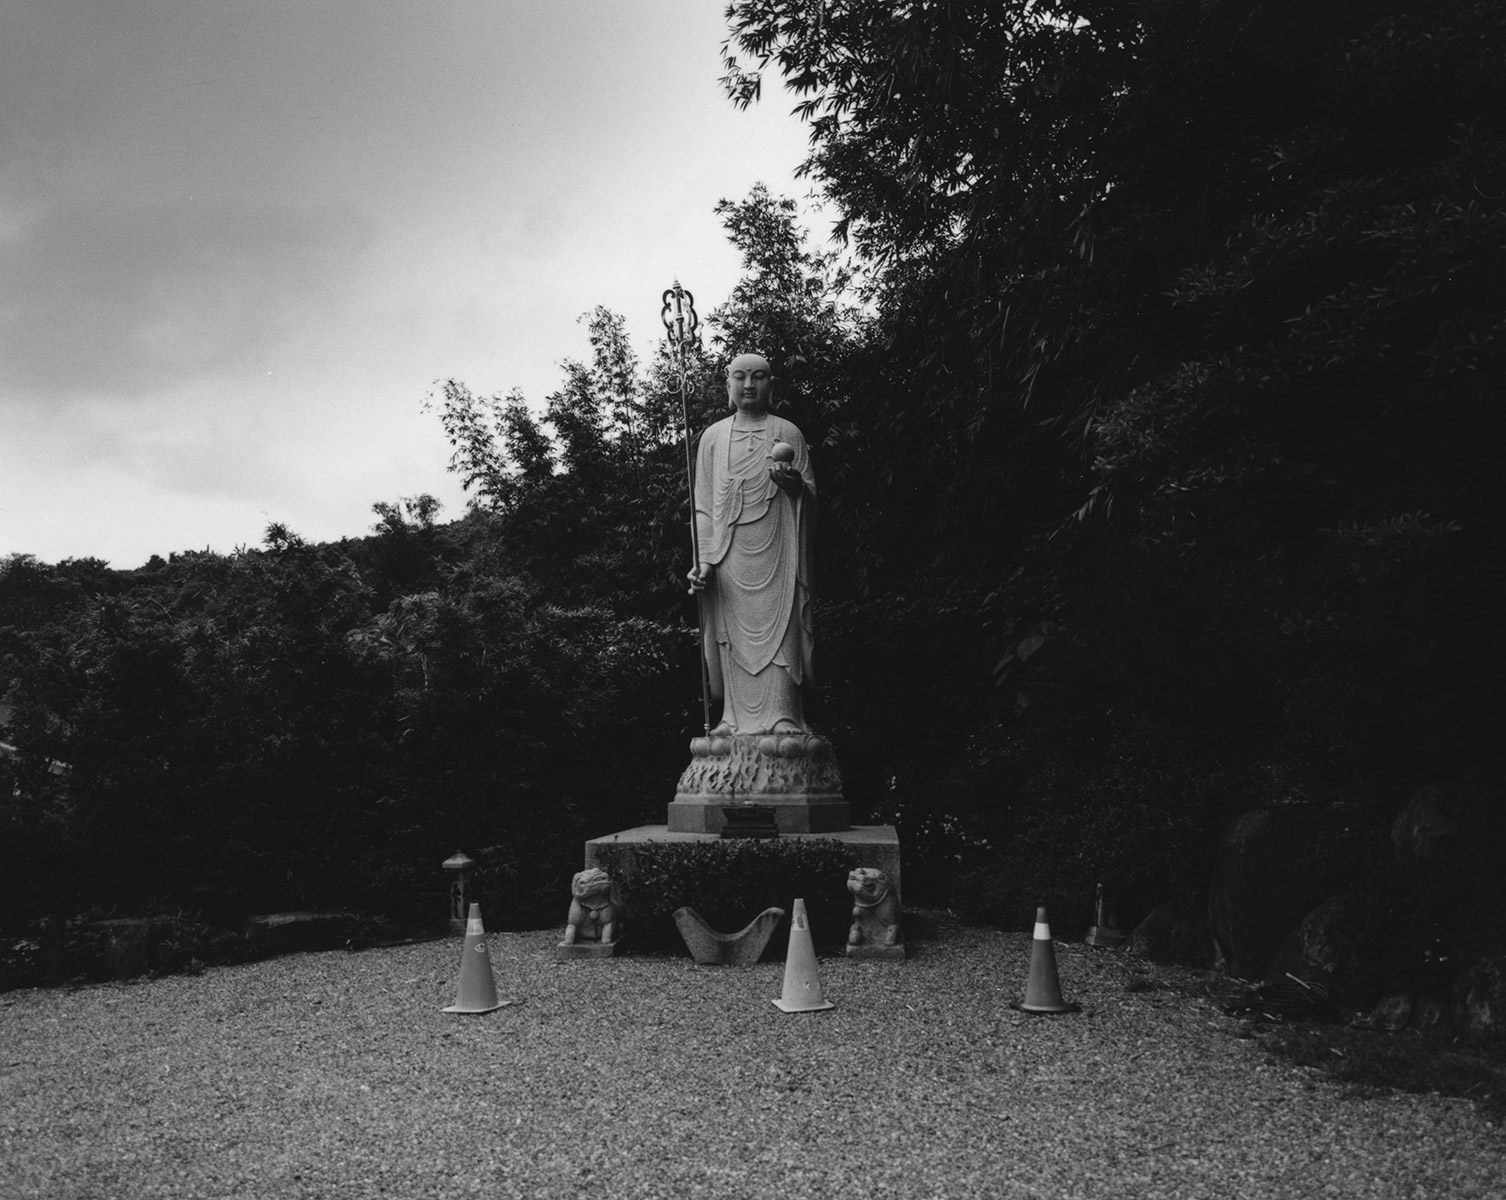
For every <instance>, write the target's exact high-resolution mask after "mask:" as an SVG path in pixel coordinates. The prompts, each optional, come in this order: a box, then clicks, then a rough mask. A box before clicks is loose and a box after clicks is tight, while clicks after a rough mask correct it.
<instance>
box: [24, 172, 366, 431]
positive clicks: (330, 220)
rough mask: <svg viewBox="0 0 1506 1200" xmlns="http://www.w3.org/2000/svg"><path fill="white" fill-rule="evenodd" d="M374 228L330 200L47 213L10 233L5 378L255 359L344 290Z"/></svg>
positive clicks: (79, 376) (118, 385) (95, 387)
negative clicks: (322, 205)
mask: <svg viewBox="0 0 1506 1200" xmlns="http://www.w3.org/2000/svg"><path fill="white" fill-rule="evenodd" d="M369 237H370V232H369V230H368V229H367V228H366V226H365V223H363V222H362V221H360V220H358V219H357V218H356V217H355V215H354V214H353V213H352V212H350V211H340V210H332V209H325V210H318V211H308V210H301V209H294V208H291V207H286V206H283V207H279V206H273V205H263V206H241V205H233V204H232V205H223V204H221V205H207V204H199V203H195V202H193V201H191V200H187V199H183V200H175V201H162V202H157V203H150V204H137V205H132V206H129V207H125V208H89V207H79V206H74V207H68V208H57V209H54V210H52V211H49V212H46V213H44V214H43V215H41V216H39V217H37V218H36V219H34V220H33V221H31V222H30V223H29V224H28V225H27V226H26V227H24V228H23V229H22V230H20V231H19V232H17V233H16V234H15V235H14V236H12V237H11V238H8V239H7V240H5V241H4V242H0V297H4V301H3V305H0V383H3V384H6V385H9V387H10V389H11V390H13V391H15V392H25V393H26V394H28V395H30V396H31V397H32V399H33V401H34V402H43V403H54V404H55V403H57V402H59V401H66V400H68V399H70V398H74V397H77V396H80V395H91V394H93V395H100V394H109V395H112V396H115V397H122V398H128V397H137V396H140V395H142V394H143V393H145V392H147V391H150V390H153V389H157V388H162V387H170V386H173V385H175V384H178V383H180V382H183V381H184V380H187V379H190V378H192V377H194V376H196V375H199V374H201V373H204V372H206V371H210V370H214V369H218V368H222V367H224V366H225V365H227V364H229V363H233V362H238V361H240V362H243V361H246V360H247V359H248V358H249V357H251V356H253V355H255V354H256V353H258V352H264V351H265V350H267V349H268V348H269V347H270V346H271V345H273V344H274V343H275V342H276V341H277V340H278V338H279V337H280V336H281V335H282V334H283V333H284V332H285V331H287V330H288V329H290V328H293V327H296V326H297V325H298V324H299V323H300V322H301V321H304V320H306V319H307V318H308V316H309V315H310V314H311V313H314V312H316V311H317V310H318V309H319V307H320V306H321V304H328V303H330V302H331V301H332V300H335V299H336V298H337V297H339V296H340V295H342V294H343V291H344V288H343V284H344V281H345V279H347V278H348V277H349V275H350V274H351V272H352V271H353V269H354V267H355V264H356V261H357V259H358V257H359V253H360V251H361V249H362V247H363V245H364V244H365V243H366V242H367V240H368V239H369Z"/></svg>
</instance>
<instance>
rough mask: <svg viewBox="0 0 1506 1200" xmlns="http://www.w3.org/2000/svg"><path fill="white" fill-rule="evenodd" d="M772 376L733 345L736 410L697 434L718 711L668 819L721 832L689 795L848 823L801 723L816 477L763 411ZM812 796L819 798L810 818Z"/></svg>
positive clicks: (705, 590)
mask: <svg viewBox="0 0 1506 1200" xmlns="http://www.w3.org/2000/svg"><path fill="white" fill-rule="evenodd" d="M773 388H774V378H773V375H772V373H771V371H770V368H769V363H768V360H767V359H765V358H763V357H762V356H761V355H757V354H740V355H738V356H737V357H736V358H734V359H733V360H732V362H731V364H730V365H729V366H728V368H727V398H728V402H729V404H730V406H731V408H732V410H733V411H732V414H731V415H730V416H728V417H725V418H723V419H722V420H720V421H718V422H716V423H715V424H714V425H712V426H710V427H709V428H707V429H706V430H705V432H704V433H702V435H701V440H700V445H699V447H698V450H697V453H696V459H695V472H696V473H695V487H694V496H695V521H696V535H697V538H698V541H699V551H700V561H699V562H698V563H697V564H696V565H695V566H694V567H693V568H692V569H691V571H690V573H689V575H688V579H689V581H690V586H691V590H692V591H694V592H696V593H698V594H699V595H700V597H701V602H702V618H703V619H702V631H701V634H702V647H701V650H702V654H703V655H704V657H705V667H706V674H707V678H708V681H709V684H710V692H711V695H712V696H713V697H714V698H716V699H717V700H719V701H720V702H721V717H720V720H719V721H718V723H717V724H716V726H715V727H714V728H713V729H711V730H710V732H709V735H708V736H707V737H704V738H697V739H695V740H694V741H693V742H692V743H691V753H692V760H691V765H690V767H689V768H687V770H686V773H685V775H684V776H682V778H681V780H680V787H679V791H678V794H677V796H676V799H675V803H674V804H672V805H671V806H670V828H671V829H675V828H681V829H685V830H688V831H694V832H716V831H717V829H716V828H713V826H717V825H718V822H719V820H720V817H719V812H720V810H719V809H717V810H716V813H715V814H713V815H710V816H703V815H698V816H696V817H694V818H692V817H691V816H689V815H688V814H687V813H686V811H685V807H686V806H687V805H692V804H695V805H698V806H700V807H701V808H706V807H707V806H715V805H720V804H726V803H729V802H743V801H757V802H760V803H777V804H779V805H781V806H783V807H784V808H789V809H790V811H788V812H779V813H778V814H777V817H776V819H777V821H778V823H779V825H780V828H781V830H785V829H786V827H787V826H788V831H790V832H825V831H828V830H832V829H846V828H848V824H847V805H846V802H845V801H843V800H842V798H841V781H840V776H839V775H838V773H837V767H836V761H835V759H834V758H833V757H832V755H831V748H830V746H829V745H828V743H827V742H826V740H825V739H824V738H821V737H819V736H818V735H816V734H813V733H812V732H811V731H810V729H809V728H808V727H807V725H806V720H805V707H804V703H803V693H804V692H805V690H806V689H808V688H809V687H811V686H812V684H813V680H814V675H813V672H812V669H811V651H812V646H813V644H814V639H813V637H812V633H811V578H812V569H811V541H812V536H811V535H812V531H813V528H814V523H815V507H816V477H815V474H814V472H813V471H812V469H811V461H810V453H809V450H808V449H807V447H806V444H805V437H804V435H803V434H802V433H801V432H800V430H799V428H798V427H797V426H796V425H795V424H794V423H793V422H791V421H788V420H786V419H784V418H783V417H780V416H776V415H775V414H774V413H772V412H771V411H770V401H771V399H772V395H773ZM677 805H679V806H680V811H679V813H678V817H677V810H676V806H677ZM791 806H795V807H799V808H801V809H802V814H796V813H795V812H794V810H793V807H791ZM812 807H817V808H821V809H822V810H823V811H822V812H821V813H819V814H817V815H815V816H814V817H812V815H811V813H810V812H809V810H810V809H811V808H812ZM707 811H708V812H709V811H710V810H709V809H707ZM677 820H678V825H677ZM812 820H814V821H815V825H816V826H817V827H812V826H811V821H812Z"/></svg>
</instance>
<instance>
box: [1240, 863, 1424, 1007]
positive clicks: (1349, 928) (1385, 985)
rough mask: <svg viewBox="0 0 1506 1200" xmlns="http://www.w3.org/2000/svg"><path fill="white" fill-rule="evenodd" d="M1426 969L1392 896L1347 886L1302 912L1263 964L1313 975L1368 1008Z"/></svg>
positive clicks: (1276, 971)
mask: <svg viewBox="0 0 1506 1200" xmlns="http://www.w3.org/2000/svg"><path fill="white" fill-rule="evenodd" d="M1426 972H1427V963H1426V960H1425V956H1424V953H1423V946H1422V944H1421V941H1420V939H1419V937H1418V935H1417V931H1416V929H1415V928H1414V927H1413V926H1412V925H1411V924H1410V923H1409V922H1408V921H1407V920H1406V915H1405V914H1404V913H1401V912H1399V911H1398V909H1397V906H1396V904H1395V903H1394V902H1392V901H1388V900H1383V899H1380V898H1377V897H1374V896H1363V895H1359V894H1356V893H1352V892H1348V893H1343V894H1341V895H1338V896H1331V897H1329V898H1328V899H1327V900H1324V901H1323V902H1322V903H1321V904H1319V905H1317V906H1316V907H1315V908H1313V909H1312V911H1310V912H1309V913H1307V915H1306V916H1304V917H1303V918H1302V920H1301V922H1300V923H1299V924H1298V926H1297V928H1296V929H1294V930H1292V932H1291V933H1289V934H1288V935H1287V936H1286V938H1285V939H1284V940H1283V941H1282V943H1281V945H1280V947H1278V949H1277V950H1276V953H1275V954H1274V955H1273V956H1272V959H1271V962H1270V964H1269V966H1268V968H1267V970H1266V977H1267V978H1268V979H1280V978H1282V977H1284V976H1285V975H1287V974H1292V975H1295V976H1297V977H1298V978H1299V979H1307V980H1315V981H1317V982H1320V983H1322V984H1324V985H1325V986H1326V987H1327V988H1328V994H1329V998H1330V999H1331V1000H1333V1002H1334V1003H1335V1004H1339V1005H1343V1006H1344V1007H1346V1008H1368V1007H1369V1006H1370V1005H1371V1004H1373V1003H1374V1002H1375V1001H1376V1000H1377V999H1378V998H1379V997H1380V996H1382V995H1384V994H1385V993H1388V992H1400V991H1403V990H1405V989H1409V988H1414V987H1416V986H1418V985H1419V984H1420V983H1421V982H1422V981H1423V979H1424V976H1425V974H1426Z"/></svg>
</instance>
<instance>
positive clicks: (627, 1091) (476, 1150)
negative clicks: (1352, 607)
mask: <svg viewBox="0 0 1506 1200" xmlns="http://www.w3.org/2000/svg"><path fill="white" fill-rule="evenodd" d="M918 930H920V931H923V932H925V934H926V936H924V937H920V936H917V931H918ZM911 935H912V946H911V948H912V956H911V958H910V959H909V960H908V961H907V962H905V963H903V964H889V963H874V962H869V963H862V962H848V961H847V960H845V959H840V958H825V959H822V961H821V982H822V986H823V989H824V991H825V993H826V996H827V998H828V999H831V1000H834V1001H835V1002H836V1004H837V1007H836V1009H834V1010H832V1011H828V1012H821V1013H810V1014H799V1015H785V1014H783V1013H781V1012H779V1011H778V1010H777V1009H776V1008H775V1007H774V1006H773V1005H772V1004H770V1003H769V1001H770V999H771V998H772V997H775V996H778V995H779V993H780V988H781V984H782V980H783V967H782V965H781V964H779V963H763V964H760V965H758V966H756V967H750V968H744V969H737V968H714V967H697V966H695V965H694V964H693V963H691V962H690V960H689V959H672V958H634V957H625V958H620V959H616V960H612V961H608V962H596V963H592V962H575V963H567V964H556V963H555V962H554V961H553V947H554V943H555V942H556V941H558V940H559V930H547V931H541V932H537V933H523V934H510V933H504V934H494V935H490V942H491V951H492V961H493V964H494V973H495V975H496V979H497V986H498V990H499V992H500V994H501V995H503V996H504V997H517V998H519V999H520V1000H521V1001H522V1003H521V1004H519V1005H518V1006H516V1007H510V1008H504V1009H501V1010H499V1011H497V1012H493V1013H490V1014H488V1015H485V1016H477V1017H464V1016H454V1015H447V1014H444V1013H442V1012H440V1009H441V1008H443V1007H444V1006H445V1005H446V1004H450V1003H452V1002H453V1001H454V998H455V988H456V982H457V980H458V971H459V960H460V940H459V939H458V938H456V939H451V940H442V941H434V942H426V943H419V944H414V945H407V946H395V947H387V948H382V949H373V950H366V951H362V952H359V953H349V952H345V951H335V952H331V953H324V954H306V955H296V956H292V957H288V958H282V959H275V960H271V961H267V962H260V963H252V964H247V965H242V966H233V967H217V968H212V969H210V970H208V971H206V972H204V973H203V974H201V975H197V976H182V977H175V978H167V979H157V980H151V981H144V982H135V983H127V984H105V985H99V986H91V987H85V988H80V989H51V990H33V991H22V992H11V993H8V994H5V995H0V1171H3V1174H0V1196H4V1197H7V1198H21V1197H47V1198H48V1200H69V1198H84V1197H89V1198H98V1200H105V1198H110V1197H150V1198H152V1200H159V1198H161V1200H165V1198H168V1197H194V1198H211V1197H221V1196H254V1197H269V1198H272V1197H275V1198H278V1200H281V1198H283V1197H305V1196H329V1197H340V1198H341V1200H345V1198H352V1200H358V1198H360V1197H366V1196H393V1197H403V1198H405V1200H408V1198H411V1200H419V1198H424V1197H448V1196H469V1195H484V1196H488V1197H511V1196H520V1197H523V1196H526V1197H550V1196H575V1195H584V1194H594V1195H599V1196H602V1197H608V1198H610V1200H625V1198H628V1197H675V1198H676V1200H683V1198H687V1197H703V1196H704V1197H712V1196H715V1197H740V1196H750V1197H752V1196H757V1197H775V1196H777V1197H782V1198H784V1197H788V1198H795V1197H805V1196H827V1197H837V1196H847V1197H852V1196H873V1197H883V1198H888V1197H921V1196H926V1197H929V1196H946V1197H972V1196H980V1197H1051V1198H1052V1200H1067V1198H1070V1197H1105V1198H1109V1197H1112V1198H1114V1200H1127V1198H1132V1197H1178V1198H1181V1197H1219V1198H1225V1197H1248V1198H1254V1197H1287V1196H1290V1197H1316V1196H1342V1197H1346V1198H1357V1197H1371V1196H1374V1197H1400V1196H1406V1197H1442V1196H1447V1197H1450V1198H1451V1200H1452V1198H1458V1197H1468V1196H1482V1197H1484V1196H1491V1197H1499V1196H1501V1195H1503V1194H1506V1140H1503V1137H1502V1132H1501V1130H1500V1129H1498V1128H1496V1127H1494V1126H1493V1125H1492V1124H1491V1122H1490V1121H1489V1120H1488V1119H1487V1118H1485V1117H1484V1116H1482V1115H1480V1114H1479V1113H1477V1111H1476V1110H1475V1109H1474V1107H1473V1106H1472V1105H1471V1104H1470V1103H1468V1102H1466V1101H1456V1100H1447V1099H1443V1098H1440V1097H1437V1096H1417V1095H1409V1094H1402V1093H1397V1094H1388V1095H1369V1096H1364V1095H1355V1094H1350V1093H1348V1092H1346V1091H1345V1090H1344V1089H1343V1087H1342V1086H1339V1085H1335V1084H1332V1083H1330V1082H1328V1081H1327V1080H1326V1079H1324V1078H1323V1077H1321V1076H1319V1075H1318V1074H1317V1073H1315V1072H1312V1071H1310V1070H1304V1069H1301V1068H1297V1067H1293V1066H1290V1065H1286V1064H1283V1063H1278V1062H1275V1061H1273V1060H1271V1059H1270V1058H1268V1056H1267V1054H1266V1052H1265V1051H1264V1050H1263V1049H1262V1048H1261V1046H1260V1043H1259V1042H1258V1040H1256V1039H1252V1038H1249V1037H1241V1036H1239V1033H1240V1024H1239V1022H1238V1021H1236V1020H1234V1019H1232V1018H1229V1017H1225V1016H1224V1015H1223V1014H1222V1013H1221V1012H1220V1011H1219V1009H1218V1008H1217V1007H1216V1006H1215V1005H1214V1004H1213V1003H1212V1002H1211V1001H1209V1000H1207V999H1199V998H1197V997H1195V996H1190V995H1188V994H1185V993H1184V992H1181V991H1177V990H1168V989H1165V988H1163V989H1158V990H1141V988H1143V986H1144V985H1143V983H1142V984H1138V985H1136V986H1135V987H1134V988H1130V987H1127V986H1126V985H1127V984H1129V983H1130V981H1131V980H1132V979H1133V978H1134V977H1135V976H1136V975H1141V974H1143V973H1144V972H1145V971H1147V970H1151V971H1153V972H1154V974H1155V975H1156V977H1157V978H1158V979H1161V980H1165V981H1171V982H1177V981H1179V980H1180V981H1182V982H1190V981H1195V980H1196V979H1197V978H1199V977H1197V976H1196V975H1195V974H1194V973H1190V972H1189V973H1185V977H1184V976H1183V975H1179V974H1178V973H1177V972H1175V971H1174V970H1170V969H1166V968H1148V967H1146V966H1145V965H1144V964H1142V963H1140V962H1138V961H1137V960H1134V959H1132V958H1129V957H1128V956H1126V955H1124V954H1122V953H1116V952H1113V951H1101V950H1100V951H1095V950H1092V949H1090V948H1088V947H1084V946H1079V945H1074V944H1067V943H1058V945H1057V960H1058V964H1059V967H1060V976H1061V983H1062V990H1063V992H1064V993H1065V995H1066V997H1067V999H1068V1000H1073V1001H1077V1002H1079V1003H1081V1004H1082V1005H1083V1008H1084V1011H1083V1012H1082V1013H1079V1014H1073V1015H1067V1016H1060V1017H1025V1016H1021V1015H1020V1014H1017V1013H1016V1012H1014V1011H1013V1010H1012V1009H1010V1008H1009V1007H1008V1002H1009V1001H1010V1000H1012V999H1017V998H1018V997H1019V996H1020V995H1021V994H1022V993H1023V990H1024V983H1025V978H1026V974H1027V972H1028V965H1029V955H1030V940H1029V936H1028V934H1019V935H1015V934H1002V933H997V932H994V931H990V930H983V929H973V928H968V927H963V926H958V925H955V924H953V923H951V922H947V921H945V920H942V919H940V918H933V919H931V920H928V921H920V920H917V921H914V922H912V927H911Z"/></svg>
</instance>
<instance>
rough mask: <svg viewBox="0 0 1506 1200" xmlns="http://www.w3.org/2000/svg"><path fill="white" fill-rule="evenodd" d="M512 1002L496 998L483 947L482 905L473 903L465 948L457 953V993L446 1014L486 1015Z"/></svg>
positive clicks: (489, 964) (484, 944) (495, 986)
mask: <svg viewBox="0 0 1506 1200" xmlns="http://www.w3.org/2000/svg"><path fill="white" fill-rule="evenodd" d="M515 1003H517V1002H516V1001H514V1000H498V999H497V982H496V980H495V979H493V978H492V956H491V954H490V952H489V951H488V950H487V948H486V930H485V929H483V928H482V927H481V905H479V904H472V905H471V912H470V916H469V917H468V918H467V919H466V922H465V949H464V950H462V951H461V952H460V992H459V994H458V995H457V996H456V997H455V1003H454V1004H452V1005H450V1007H449V1008H447V1009H445V1010H444V1011H445V1012H447V1013H489V1012H493V1011H495V1010H496V1009H499V1008H503V1007H505V1006H506V1005H509V1004H515Z"/></svg>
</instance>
